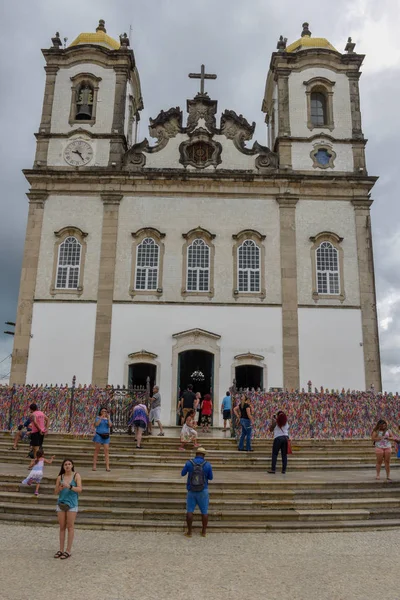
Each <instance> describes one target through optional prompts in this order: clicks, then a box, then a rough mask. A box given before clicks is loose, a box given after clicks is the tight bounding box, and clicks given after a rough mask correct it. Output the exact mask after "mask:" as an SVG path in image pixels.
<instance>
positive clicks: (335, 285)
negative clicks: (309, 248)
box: [316, 242, 340, 295]
mask: <svg viewBox="0 0 400 600" xmlns="http://www.w3.org/2000/svg"><path fill="white" fill-rule="evenodd" d="M316 267H317V292H318V294H329V295H339V294H340V273H339V257H338V251H337V249H336V248H335V247H334V246H333V245H332V244H331V243H330V242H322V243H321V244H320V245H319V247H318V248H317V250H316Z"/></svg>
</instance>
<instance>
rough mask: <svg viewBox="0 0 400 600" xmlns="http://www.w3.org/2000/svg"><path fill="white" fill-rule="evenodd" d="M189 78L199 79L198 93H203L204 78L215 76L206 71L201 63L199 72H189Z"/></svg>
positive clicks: (213, 77) (215, 77) (214, 77)
mask: <svg viewBox="0 0 400 600" xmlns="http://www.w3.org/2000/svg"><path fill="white" fill-rule="evenodd" d="M189 77H190V78H191V79H200V94H201V95H204V93H205V92H204V80H205V79H217V76H216V75H214V74H212V73H206V72H205V68H204V65H201V72H200V73H189Z"/></svg>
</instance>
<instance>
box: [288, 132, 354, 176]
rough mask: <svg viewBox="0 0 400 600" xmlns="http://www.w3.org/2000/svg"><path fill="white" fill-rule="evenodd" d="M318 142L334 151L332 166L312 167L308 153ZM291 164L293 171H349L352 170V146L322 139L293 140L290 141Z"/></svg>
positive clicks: (312, 163) (312, 162)
mask: <svg viewBox="0 0 400 600" xmlns="http://www.w3.org/2000/svg"><path fill="white" fill-rule="evenodd" d="M319 144H324V145H325V146H326V147H327V148H329V149H331V150H333V151H334V152H335V153H336V158H335V160H334V161H333V164H334V166H333V167H328V168H327V169H320V168H318V167H314V161H313V159H312V158H311V156H310V153H311V152H312V151H313V150H314V149H315V147H316V146H317V145H319ZM292 165H293V170H294V171H313V172H316V173H324V172H330V173H332V172H333V171H350V172H353V170H354V159H353V148H352V145H351V144H338V143H332V142H327V141H326V140H324V139H323V138H322V139H314V140H313V141H312V142H293V143H292Z"/></svg>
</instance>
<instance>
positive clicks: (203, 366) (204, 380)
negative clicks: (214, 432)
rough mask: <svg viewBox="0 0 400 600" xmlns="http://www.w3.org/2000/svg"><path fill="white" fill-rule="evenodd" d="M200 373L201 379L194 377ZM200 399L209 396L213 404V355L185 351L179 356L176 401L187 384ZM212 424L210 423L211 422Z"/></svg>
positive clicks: (198, 351)
mask: <svg viewBox="0 0 400 600" xmlns="http://www.w3.org/2000/svg"><path fill="white" fill-rule="evenodd" d="M196 373H197V374H199V373H201V374H202V376H203V377H198V376H196ZM189 383H191V384H192V385H193V391H194V392H195V393H196V392H200V394H201V397H202V398H204V396H205V394H211V398H212V399H213V403H214V401H215V400H214V354H211V352H206V351H205V350H186V352H181V353H180V354H179V361H178V400H179V399H180V398H181V395H182V393H183V392H184V391H185V390H186V388H187V386H188V384H189ZM211 422H212V421H211Z"/></svg>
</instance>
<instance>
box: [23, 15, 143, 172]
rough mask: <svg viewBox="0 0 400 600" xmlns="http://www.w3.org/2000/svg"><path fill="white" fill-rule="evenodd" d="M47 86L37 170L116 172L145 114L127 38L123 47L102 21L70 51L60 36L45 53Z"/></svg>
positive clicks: (36, 160) (120, 41)
mask: <svg viewBox="0 0 400 600" xmlns="http://www.w3.org/2000/svg"><path fill="white" fill-rule="evenodd" d="M43 55H44V57H45V60H46V67H45V70H46V85H45V93H44V101H43V110H42V118H41V122H40V127H39V132H38V133H37V134H36V138H37V150H36V157H35V163H34V167H35V168H39V169H41V168H44V167H56V168H70V167H85V168H94V167H95V168H98V167H115V166H119V165H120V164H121V158H122V155H123V154H124V152H126V150H127V149H128V148H129V147H130V145H131V144H132V143H134V141H135V128H136V124H137V122H138V120H139V112H140V110H142V108H143V101H142V96H141V90H140V80H139V73H138V70H137V68H136V62H135V57H134V54H133V50H132V49H130V42H129V39H128V36H127V35H126V34H124V35H122V36H120V40H119V41H117V40H115V39H113V38H112V37H110V36H109V35H108V34H107V31H106V28H105V23H104V21H103V20H100V22H99V25H98V27H97V28H96V32H95V33H81V34H80V35H79V36H78V37H77V38H76V39H75V40H74V41H73V42H72V43H71V44H70V45H69V46H68V47H66V48H64V47H63V44H62V41H61V39H60V35H59V34H58V33H56V34H55V36H54V37H53V38H52V47H51V48H49V49H46V50H43Z"/></svg>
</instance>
